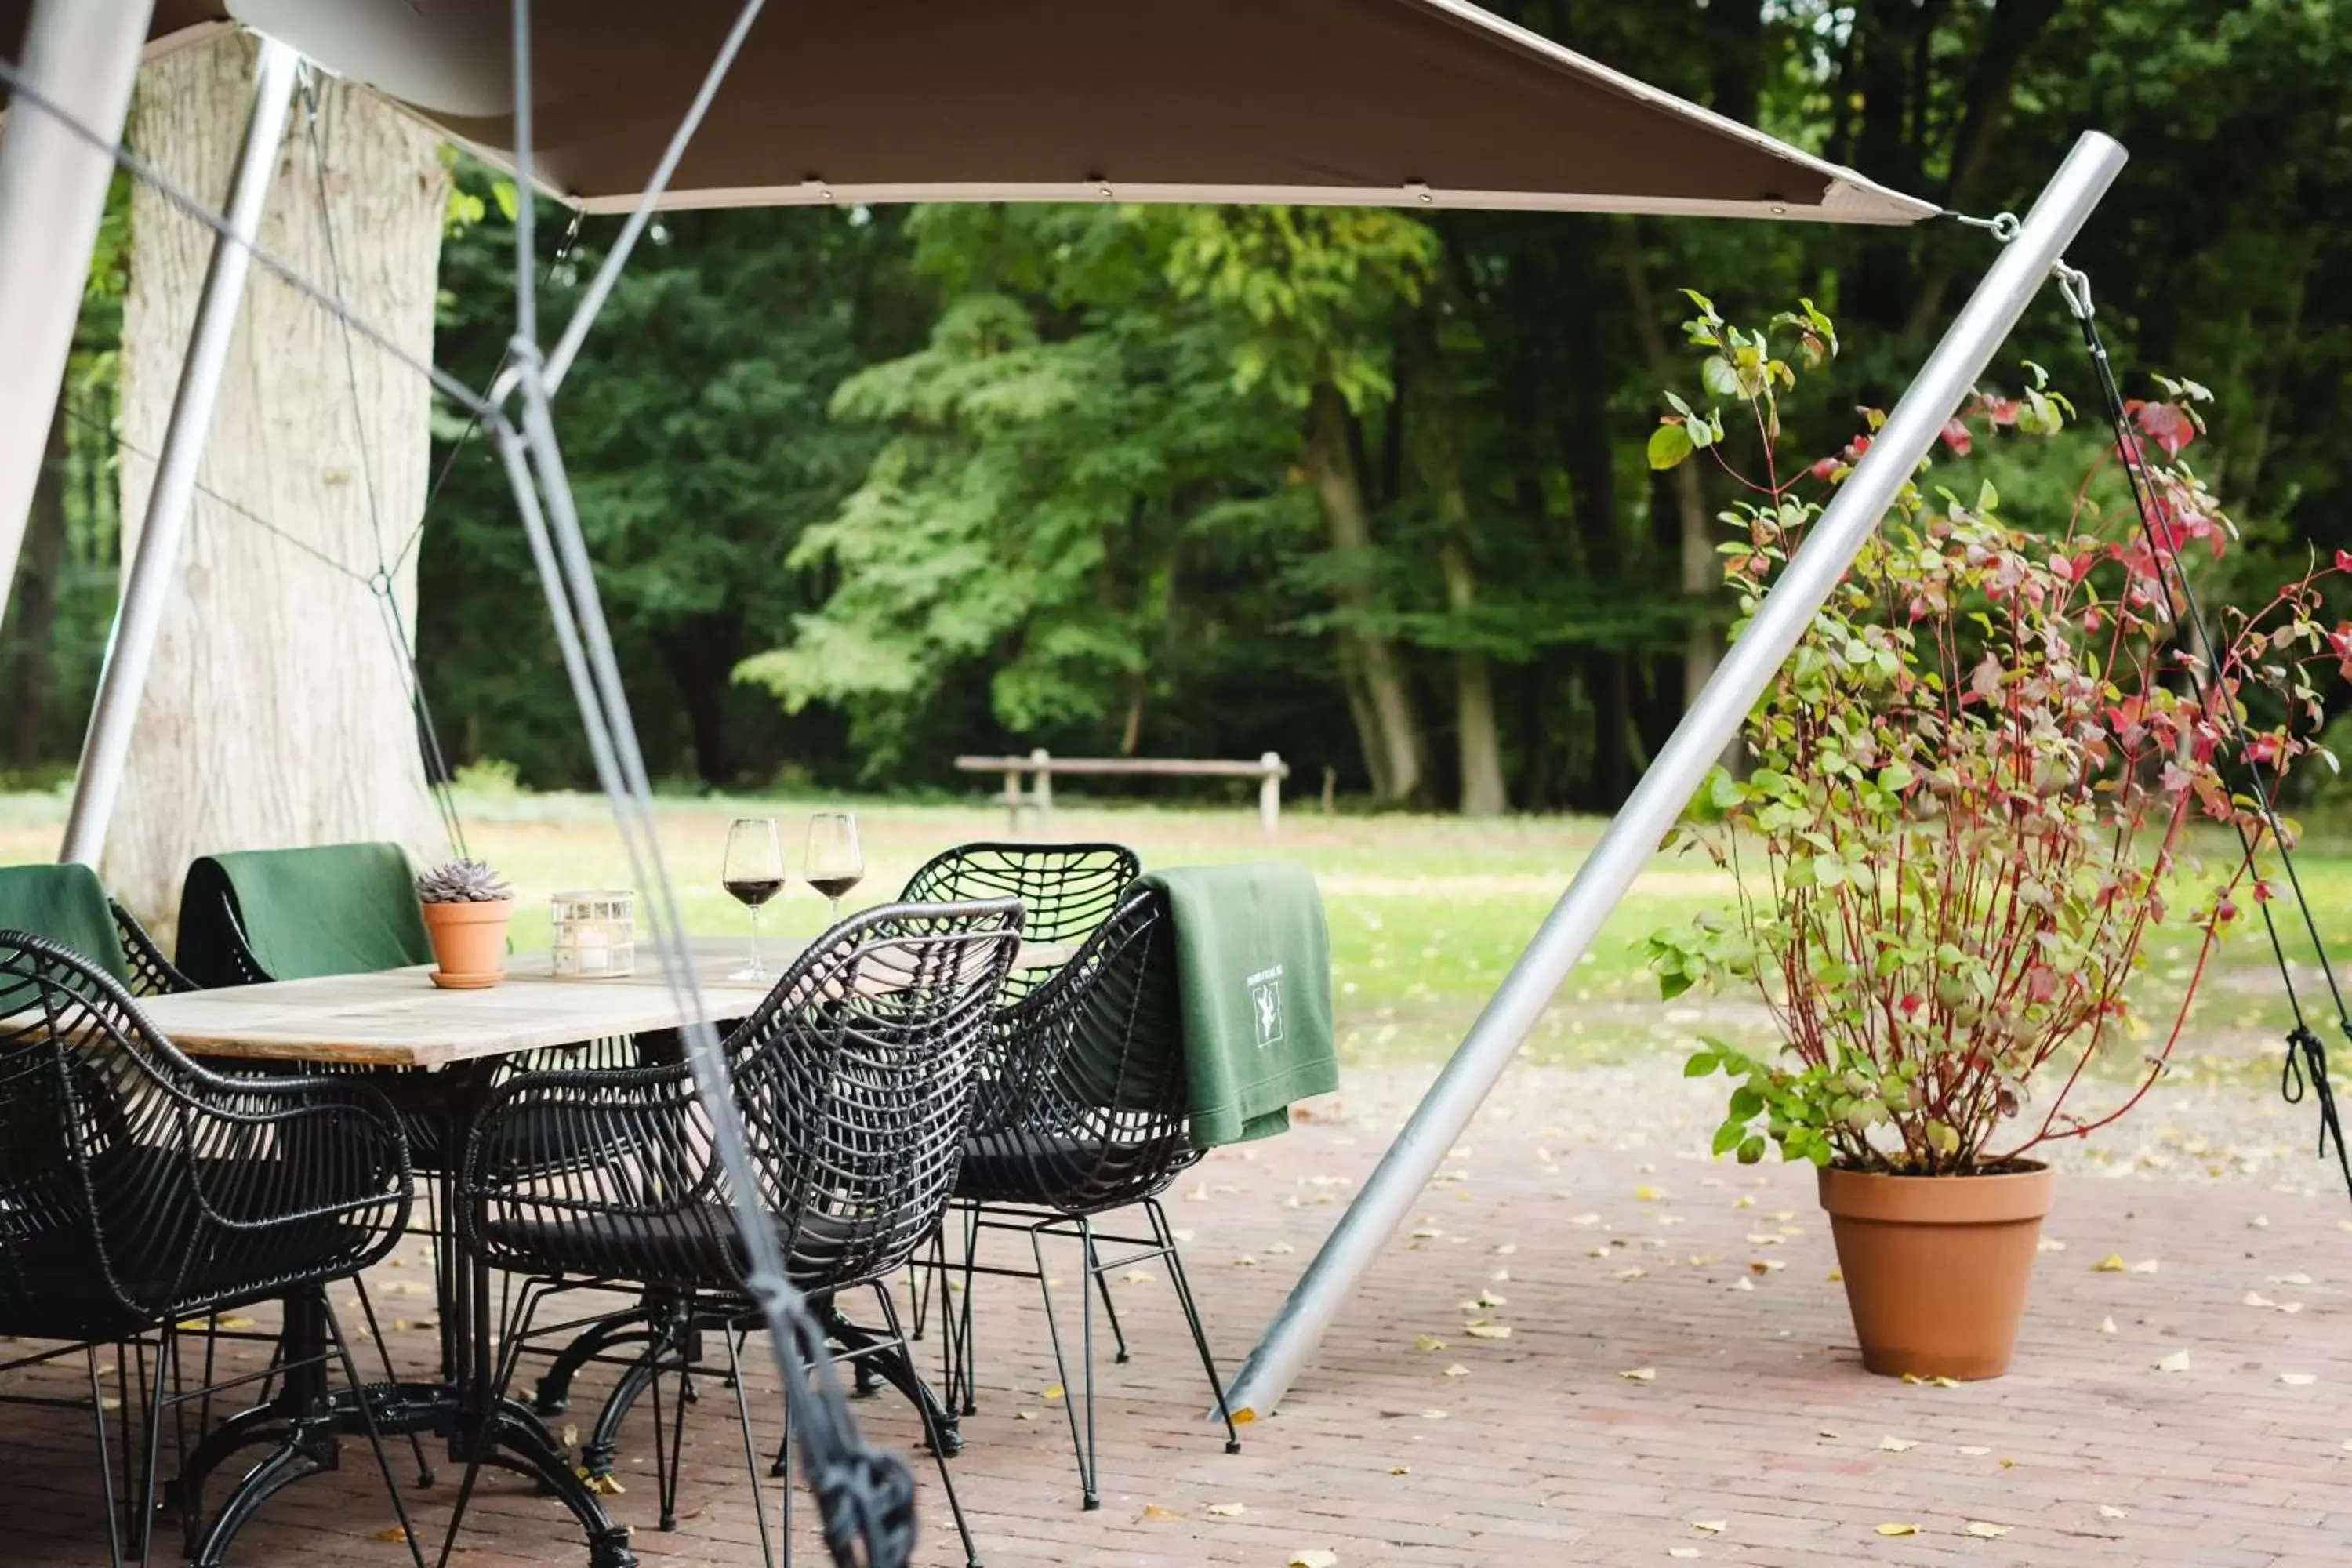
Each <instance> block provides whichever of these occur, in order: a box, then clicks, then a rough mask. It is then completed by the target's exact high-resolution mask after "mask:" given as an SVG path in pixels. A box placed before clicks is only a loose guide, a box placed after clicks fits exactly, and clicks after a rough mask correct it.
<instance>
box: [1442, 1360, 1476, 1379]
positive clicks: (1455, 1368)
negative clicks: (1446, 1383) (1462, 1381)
mask: <svg viewBox="0 0 2352 1568" xmlns="http://www.w3.org/2000/svg"><path fill="white" fill-rule="evenodd" d="M1445 1375H1446V1376H1448V1377H1467V1376H1469V1375H1470V1369H1469V1368H1468V1367H1466V1366H1464V1365H1463V1364H1462V1363H1460V1362H1458V1361H1457V1362H1455V1363H1454V1364H1453V1365H1452V1366H1449V1367H1447V1368H1446V1369H1445Z"/></svg>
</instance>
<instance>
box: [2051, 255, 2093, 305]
mask: <svg viewBox="0 0 2352 1568" xmlns="http://www.w3.org/2000/svg"><path fill="white" fill-rule="evenodd" d="M2050 271H2051V274H2052V276H2053V277H2055V278H2056V279H2058V292H2059V293H2060V294H2062V295H2063V296H2064V297H2065V300H2066V308H2067V309H2068V310H2072V311H2074V318H2075V320H2077V321H2089V320H2090V319H2091V318H2092V316H2094V315H2095V314H2096V313H2097V311H2096V308H2095V306H2093V304H2092V303H2091V275H2090V274H2089V273H2087V272H2085V271H2084V270H2082V269H2081V268H2076V267H2069V266H2067V265H2066V262H2065V260H2064V258H2060V259H2058V260H2056V261H2053V262H2052V263H2051V264H2050Z"/></svg>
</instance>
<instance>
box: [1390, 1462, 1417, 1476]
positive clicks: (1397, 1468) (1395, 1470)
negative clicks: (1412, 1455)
mask: <svg viewBox="0 0 2352 1568" xmlns="http://www.w3.org/2000/svg"><path fill="white" fill-rule="evenodd" d="M1389 1474H1391V1475H1392V1476H1409V1475H1411V1474H1412V1466H1411V1465H1391V1466H1390V1467H1389Z"/></svg>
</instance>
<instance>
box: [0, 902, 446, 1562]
mask: <svg viewBox="0 0 2352 1568" xmlns="http://www.w3.org/2000/svg"><path fill="white" fill-rule="evenodd" d="M409 1182H410V1173H409V1167H408V1157H407V1149H406V1145H405V1143H404V1140H403V1139H402V1136H401V1132H400V1127H399V1122H398V1119H397V1118H396V1116H395V1115H394V1112H393V1110H392V1108H391V1106H389V1105H388V1104H386V1103H385V1102H384V1100H383V1097H382V1096H380V1095H377V1094H375V1093H374V1092H373V1091H372V1090H370V1089H366V1088H365V1087H364V1086H362V1085H357V1084H353V1083H351V1082H348V1081H343V1080H335V1079H295V1078H277V1079H229V1078H223V1077H221V1076H219V1075H217V1074H215V1073H213V1072H210V1071H208V1070H206V1069H205V1068H203V1067H200V1066H199V1065H197V1064H196V1063H194V1062H193V1061H191V1060H190V1059H189V1058H186V1057H185V1056H184V1055H182V1054H181V1052H180V1051H179V1050H178V1048H177V1047H174V1046H173V1045H172V1043H171V1042H170V1041H169V1040H168V1039H166V1038H165V1037H163V1035H162V1034H161V1033H160V1032H159V1031H157V1030H156V1029H155V1028H154V1027H153V1026H151V1025H150V1024H149V1023H148V1022H147V1021H146V1019H145V1018H144V1017H143V1016H142V1015H141V1013H140V1011H139V1008H138V1006H137V1005H136V1003H135V1002H134V1001H133V1000H132V999H131V995H130V994H129V992H128V991H127V990H125V989H124V987H123V986H122V985H121V983H120V982H118V981H116V980H115V979H113V978H112V977H111V976H110V975H108V974H106V973H104V972H103V971H102V970H101V969H100V967H99V966H98V965H97V964H95V963H90V962H89V960H87V959H85V958H82V957H81V956H79V955H78V954H76V953H74V952H70V951H68V949H66V948H64V947H61V946H59V945H58V943H56V942H50V941H48V940H47V939H46V938H43V937H39V936H35V935H32V934H29V933H27V932H24V931H0V1334H7V1335H13V1336H18V1337H23V1338H29V1339H39V1340H52V1341H63V1342H68V1344H74V1345H80V1346H85V1347H94V1346H97V1345H100V1344H109V1343H121V1342H126V1341H133V1340H152V1343H153V1346H154V1350H155V1356H154V1367H153V1376H152V1382H150V1383H148V1384H147V1386H146V1388H145V1391H144V1392H145V1397H146V1436H145V1444H144V1463H143V1472H144V1486H143V1488H142V1508H141V1510H140V1511H139V1513H138V1514H137V1516H136V1520H137V1525H138V1529H139V1532H140V1535H141V1538H142V1552H141V1558H142V1562H143V1561H144V1560H145V1556H146V1552H145V1544H146V1543H145V1536H146V1531H145V1521H147V1519H148V1518H149V1517H150V1516H152V1512H153V1510H154V1503H155V1498H156V1486H157V1480H158V1462H159V1459H160V1454H161V1446H162V1445H161V1438H162V1426H163V1415H164V1412H165V1411H166V1410H167V1409H169V1408H173V1407H175V1406H178V1405H182V1404H184V1403H185V1402H186V1401H189V1400H194V1399H200V1398H201V1399H209V1397H210V1396H211V1394H213V1393H214V1392H215V1391H216V1389H217V1388H219V1387H222V1386H226V1385H210V1384H208V1385H207V1386H204V1387H198V1388H195V1389H194V1390H190V1389H188V1388H186V1387H185V1386H184V1382H183V1380H182V1378H181V1376H180V1374H179V1369H178V1366H177V1355H176V1347H177V1341H178V1337H179V1325H180V1324H182V1323H183V1322H184V1321H186V1320H189V1319H192V1318H204V1317H210V1316H211V1315H213V1314H215V1313H219V1312H222V1311H225V1310H228V1309H231V1308H235V1307H240V1306H245V1305H248V1304H252V1303H256V1302H260V1301H265V1300H281V1301H285V1302H287V1303H288V1310H289V1315H290V1314H291V1313H293V1312H294V1311H296V1310H298V1308H299V1309H303V1310H310V1311H311V1312H314V1313H315V1314H317V1319H316V1321H322V1322H323V1323H324V1325H325V1326H326V1329H327V1331H328V1334H329V1335H330V1336H331V1348H330V1347H329V1346H328V1345H326V1344H324V1343H322V1344H320V1345H319V1346H317V1347H316V1350H315V1355H314V1361H315V1362H316V1363H321V1364H323V1363H333V1364H336V1365H340V1366H341V1369H342V1372H343V1374H344V1376H345V1377H347V1378H348V1379H349V1380H350V1382H351V1384H352V1386H353V1387H355V1388H356V1387H357V1386H359V1384H360V1378H359V1374H358V1371H357V1369H356V1367H355V1366H354V1365H353V1364H352V1358H351V1353H350V1349H349V1346H348V1345H347V1343H346V1342H345V1341H344V1339H343V1337H342V1332H341V1328H340V1327H339V1326H337V1325H336V1323H335V1321H334V1317H333V1313H332V1310H331V1308H330V1307H329V1305H328V1302H327V1297H326V1289H325V1288H326V1286H327V1284H328V1283H329V1282H331V1281H334V1280H339V1279H349V1278H351V1277H352V1276H354V1275H356V1274H357V1273H358V1272H359V1271H360V1270H361V1269H362V1268H367V1267H368V1266H369V1265H371V1264H373V1263H374V1262H375V1261H377V1260H378V1259H380V1258H383V1256H384V1254H385V1253H386V1252H387V1251H389V1250H390V1248H391V1247H392V1246H393V1244H394V1240H395V1239H396V1238H397V1237H398V1236H399V1234H400V1232H401V1228H402V1226H403V1225H404V1223H405V1221H406V1218H407V1214H408V1202H409ZM47 1353H48V1354H50V1355H54V1354H56V1353H58V1352H47ZM206 1365H207V1367H209V1365H210V1357H209V1355H207V1357H206ZM298 1370H300V1368H299V1366H298V1365H296V1364H294V1363H288V1362H284V1361H281V1362H280V1363H278V1365H277V1366H276V1367H275V1368H274V1373H275V1375H277V1376H278V1377H286V1376H288V1375H289V1373H293V1372H296V1371H298ZM93 1372H94V1365H93ZM167 1373H168V1374H169V1378H168V1381H169V1383H170V1384H171V1386H170V1387H169V1388H168V1389H167V1387H166V1383H167ZM142 1381H145V1380H142ZM241 1381H242V1380H241ZM126 1392H127V1391H126ZM98 1429H99V1445H100V1471H101V1474H102V1475H104V1476H105V1477H106V1481H105V1488H106V1494H107V1507H108V1514H109V1521H110V1523H109V1530H110V1544H111V1545H112V1547H113V1556H114V1560H115V1561H116V1562H118V1563H119V1562H120V1561H121V1535H120V1531H117V1530H116V1529H115V1528H114V1525H113V1522H112V1521H113V1516H114V1489H113V1483H112V1479H111V1467H110V1464H108V1462H107V1461H106V1460H105V1458H104V1449H105V1423H104V1420H103V1417H100V1420H99V1423H98ZM369 1436H370V1437H371V1439H372V1440H373V1443H374V1447H375V1453H376V1458H377V1461H378V1463H379V1465H380V1466H382V1467H383V1473H384V1480H385V1484H386V1486H387V1487H389V1488H391V1489H392V1494H393V1502H394V1509H395V1510H399V1511H400V1512H401V1515H402V1518H403V1521H404V1522H405V1507H404V1502H403V1501H402V1500H401V1497H400V1493H399V1489H398V1488H397V1486H396V1485H394V1483H393V1479H392V1475H391V1470H390V1468H389V1466H388V1464H386V1463H385V1461H384V1453H383V1443H382V1440H381V1436H380V1435H379V1434H377V1433H376V1432H375V1431H374V1430H373V1426H372V1425H371V1426H370V1429H369ZM265 1463H268V1461H265ZM180 1501H181V1507H182V1514H183V1519H184V1523H185V1525H186V1527H187V1530H188V1532H189V1537H190V1541H191V1543H192V1546H193V1543H194V1539H195V1536H196V1532H197V1530H198V1527H199V1526H200V1524H201V1522H202V1520H203V1508H202V1477H201V1475H196V1476H194V1477H190V1476H185V1475H184V1477H183V1489H182V1493H181V1498H180ZM418 1560H419V1561H420V1563H421V1561H422V1558H421V1555H420V1556H419V1559H418Z"/></svg>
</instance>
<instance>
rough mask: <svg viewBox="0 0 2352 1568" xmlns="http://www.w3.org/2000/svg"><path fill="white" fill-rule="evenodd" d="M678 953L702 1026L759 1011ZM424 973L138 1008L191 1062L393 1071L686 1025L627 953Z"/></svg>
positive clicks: (698, 955)
mask: <svg viewBox="0 0 2352 1568" xmlns="http://www.w3.org/2000/svg"><path fill="white" fill-rule="evenodd" d="M807 945H808V943H807V942H793V941H778V940H770V941H766V942H761V958H762V959H763V960H764V961H765V962H766V963H767V965H768V970H769V973H770V974H771V975H775V974H780V973H782V972H783V970H784V968H785V967H786V966H788V965H789V964H790V963H792V962H793V959H795V958H797V957H799V956H800V954H801V952H802V951H803V949H804V948H806V947H807ZM689 946H690V948H691V950H692V955H693V963H694V973H695V976H696V978H697V979H698V980H699V981H700V982H701V985H702V1001H703V1006H704V1016H705V1018H706V1019H708V1020H709V1021H713V1022H716V1021H718V1020H721V1019H731V1018H740V1017H744V1016H748V1015H750V1014H751V1013H752V1012H754V1011H756V1010H757V1009H758V1007H759V1005H760V1004H761V1001H763V1000H764V999H765V998H766V996H767V994H768V989H769V987H770V985H772V984H773V981H772V979H771V980H766V981H753V982H745V981H740V980H730V979H729V978H727V977H728V975H729V974H730V973H732V972H733V971H735V970H737V969H739V968H740V967H741V966H742V963H743V944H742V943H741V942H735V941H731V940H719V939H698V940H696V941H694V942H691V943H690V944H689ZM1075 951H1076V950H1075V949H1073V948H1071V947H1068V946H1066V945H1063V944H1059V943H1054V942H1023V943H1022V944H1021V951H1020V953H1019V954H1018V956H1016V957H1015V958H1014V960H1013V966H1014V967H1015V968H1020V969H1045V968H1052V967H1055V966H1056V965H1058V964H1061V963H1066V962H1067V961H1068V959H1069V957H1070V955H1071V953H1072V952H1075ZM431 967H432V966H431V965H429V964H420V965H418V966H417V967H415V968H413V969H391V970H383V971H380V972H378V973H369V974H331V975H322V976H320V977H319V978H318V979H315V980H279V981H274V982H272V983H270V984H267V985H238V986H230V987H226V988H224V989H221V990H217V991H186V992H182V993H180V994H177V995H171V996H152V997H148V998H145V999H143V1000H142V1001H141V1003H140V1004H139V1006H140V1010H141V1011H142V1012H143V1013H145V1014H146V1015H147V1016H148V1018H149V1019H150V1020H151V1021H152V1023H153V1024H154V1025H155V1026H156V1027H157V1028H159V1029H161V1030H163V1033H164V1034H166V1035H168V1036H169V1037H171V1039H172V1042H173V1044H174V1045H176V1046H178V1047H180V1048H181V1049H183V1050H185V1051H188V1052H191V1053H193V1054H194V1055H198V1056H208V1057H245V1058H262V1059H268V1060H276V1061H308V1062H347V1063H352V1064H354V1065H359V1066H367V1067H399V1068H440V1067H446V1066H448V1065H449V1064H450V1063H452V1062H460V1061H469V1060H474V1059H477V1058H482V1057H503V1056H511V1055H513V1054H514V1053H515V1052H517V1051H527V1050H532V1049H535V1048H537V1047H542V1046H568V1045H574V1044H577V1043H578V1042H580V1041H583V1040H593V1039H598V1038H602V1037H606V1036H611V1035H634V1034H642V1033H645V1032H647V1031H650V1030H655V1029H670V1028H676V1027H677V1026H678V1025H679V1024H681V1023H683V1022H684V1021H685V1020H684V1019H682V1018H681V1017H680V1016H679V1015H678V1009H677V1005H676V1004H675V1003H674V1002H673V1001H672V999H671V996H670V992H669V986H668V984H667V981H666V979H665V978H664V974H665V972H664V970H663V968H662V963H661V957H660V954H659V953H658V952H655V951H654V950H653V949H652V948H651V947H649V946H642V945H641V946H640V947H639V948H638V950H637V961H636V973H634V974H630V975H626V976H624V977H622V978H620V979H614V980H558V979H556V978H555V977H554V974H553V973H552V969H553V963H552V958H551V954H549V953H548V952H543V951H542V952H518V953H510V954H509V955H508V957H507V968H506V978H505V979H504V980H503V981H501V982H500V983H499V984H497V985H494V986H491V987H489V988H488V989H487V990H482V991H444V990H442V989H441V988H440V987H438V986H436V985H435V984H433V983H432V981H430V980H429V979H427V978H426V975H427V974H428V973H429V972H430V970H431Z"/></svg>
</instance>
